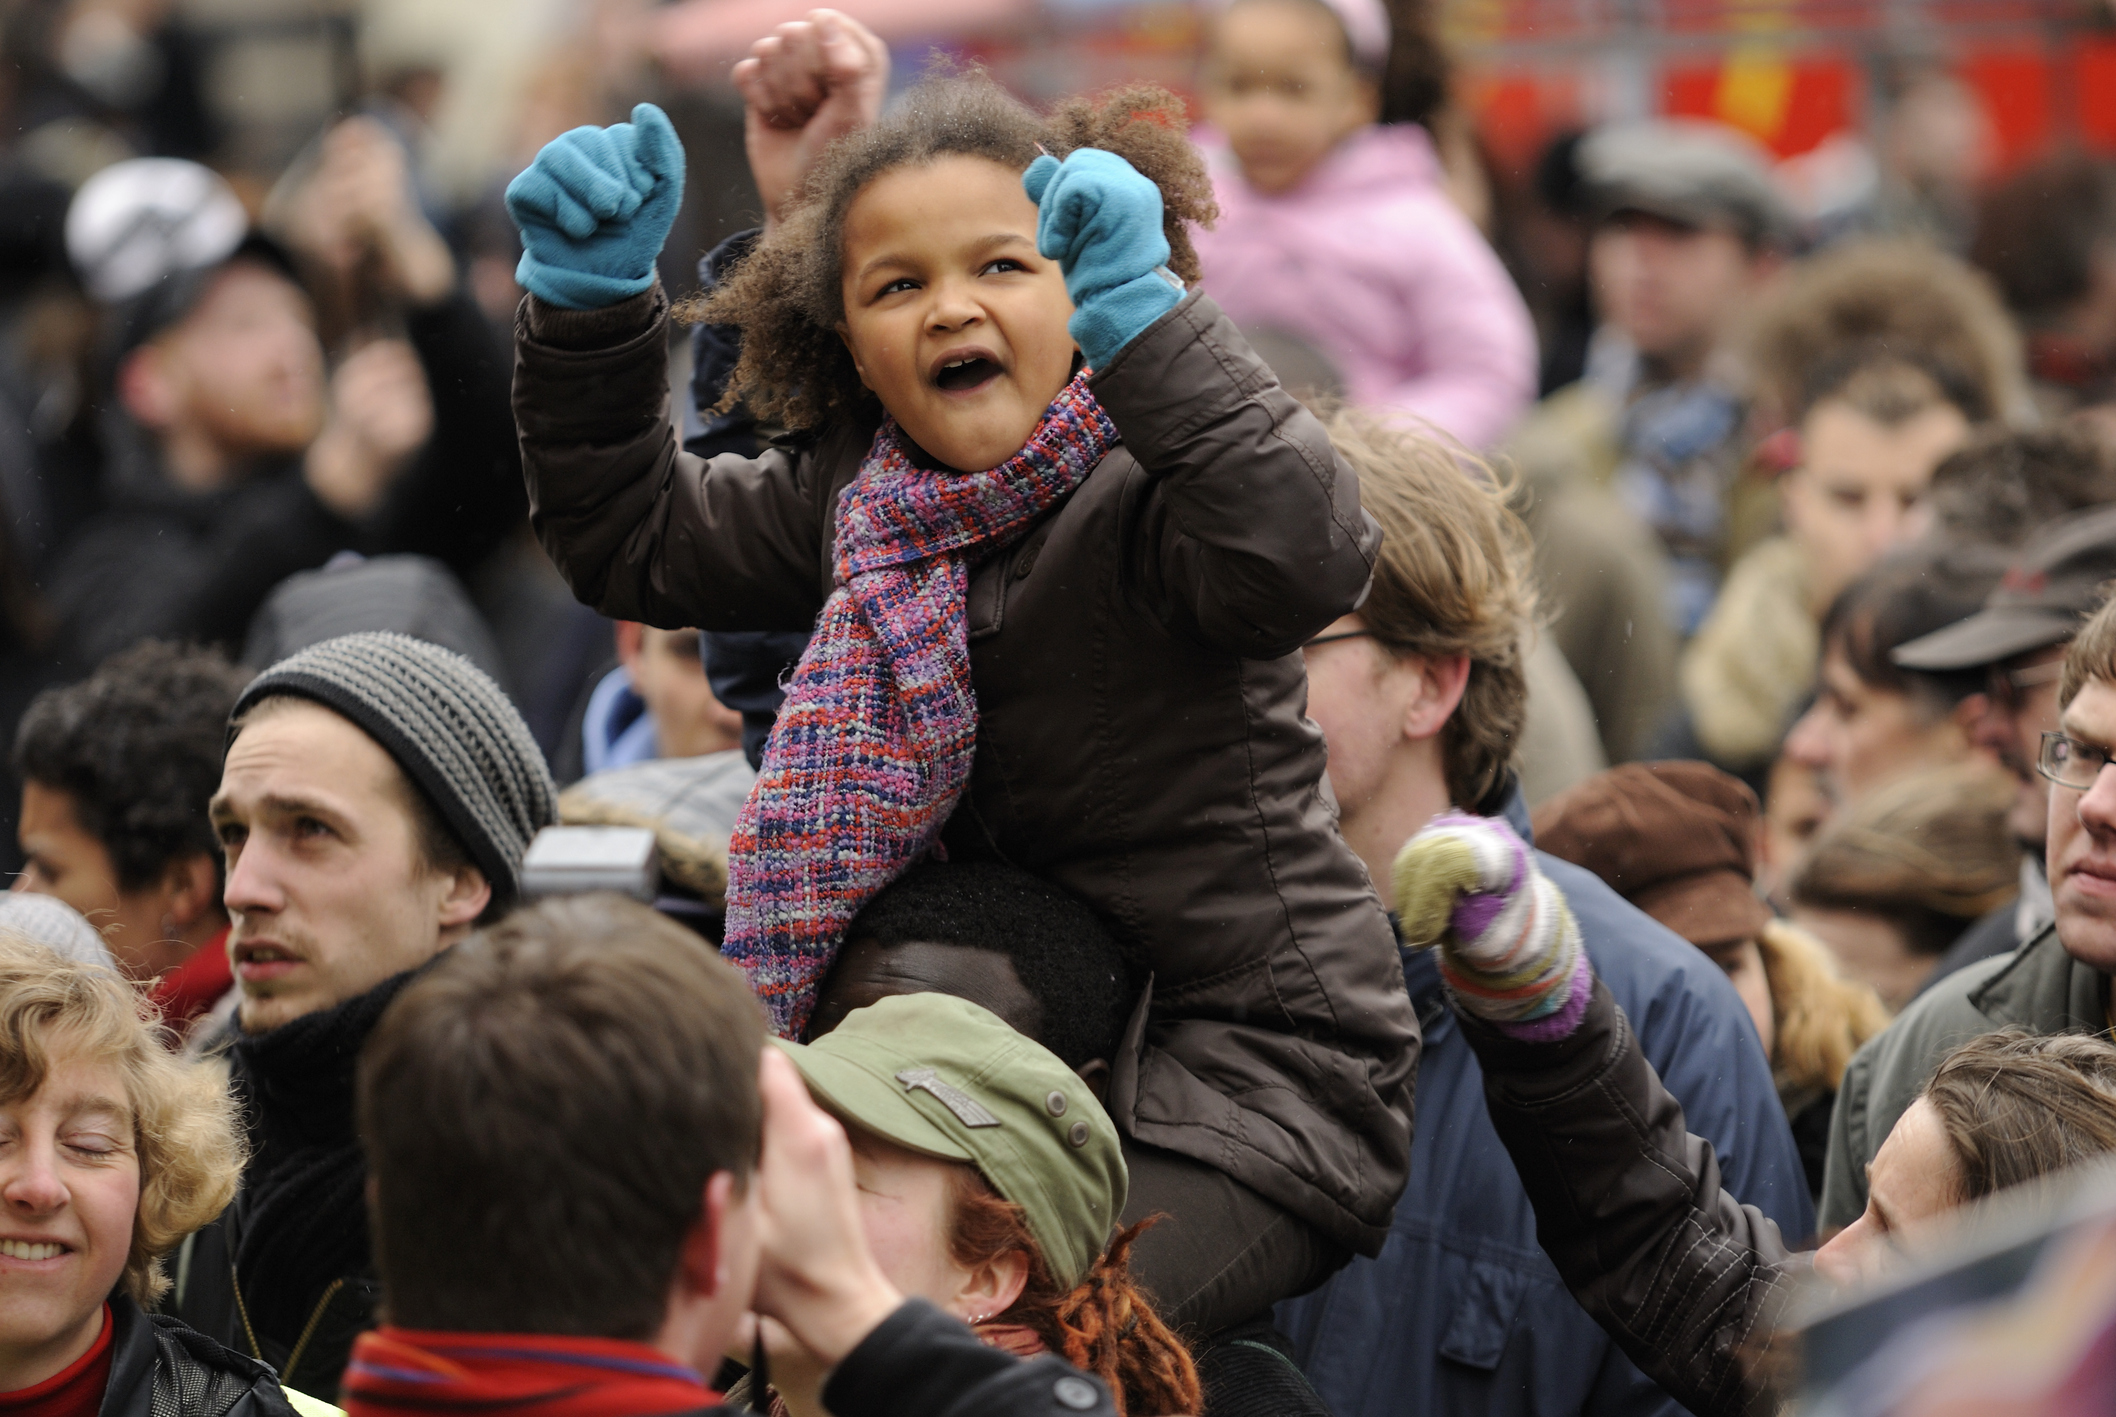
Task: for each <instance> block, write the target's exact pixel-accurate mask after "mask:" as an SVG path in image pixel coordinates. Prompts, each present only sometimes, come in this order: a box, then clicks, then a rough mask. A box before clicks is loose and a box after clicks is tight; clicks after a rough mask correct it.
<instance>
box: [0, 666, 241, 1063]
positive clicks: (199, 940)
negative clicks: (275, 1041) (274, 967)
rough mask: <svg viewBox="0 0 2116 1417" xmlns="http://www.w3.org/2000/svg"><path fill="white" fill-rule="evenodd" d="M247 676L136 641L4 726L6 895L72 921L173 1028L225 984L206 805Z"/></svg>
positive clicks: (216, 857) (229, 982)
mask: <svg viewBox="0 0 2116 1417" xmlns="http://www.w3.org/2000/svg"><path fill="white" fill-rule="evenodd" d="M249 678H250V674H249V671H248V670H246V669H238V668H236V667H235V666H234V665H232V664H230V663H228V661H227V660H226V659H224V658H222V657H221V656H220V655H219V654H217V653H215V652H213V651H211V650H198V649H181V648H178V647H177V646H175V645H167V644H159V643H155V642H152V641H150V642H148V643H146V644H142V645H138V646H135V647H134V648H132V649H129V650H126V651H125V652H124V653H122V654H117V655H113V656H112V657H111V658H109V659H107V660H105V661H104V662H103V664H102V666H101V667H100V668H99V669H97V670H96V672H95V673H94V674H92V675H90V676H89V677H88V678H86V679H84V680H82V681H81V682H80V683H78V684H69V685H67V686H65V687H63V688H57V689H47V690H45V691H44V692H43V693H42V694H40V695H38V696H37V698H36V700H35V701H34V702H33V703H31V704H30V706H29V712H28V713H26V714H24V715H23V717H22V722H21V725H20V726H19V727H18V728H17V729H16V731H15V753H14V769H15V775H16V776H17V777H19V778H20V779H21V780H22V811H21V817H20V819H19V821H18V823H17V826H16V834H17V837H18V838H19V840H20V842H21V844H22V854H23V855H24V857H26V858H27V864H26V865H25V866H24V868H23V871H22V874H21V875H20V876H19V877H17V878H16V880H15V889H16V890H24V891H35V892H38V893H39V894H42V895H49V896H56V897H57V898H58V899H60V900H63V901H65V902H66V903H67V904H68V905H70V906H72V907H73V908H74V909H75V910H78V911H80V912H81V914H82V915H84V916H86V917H87V918H88V920H89V922H90V923H91V924H93V925H95V926H96V927H97V928H98V929H99V930H101V931H102V932H103V941H104V943H105V944H106V945H107V946H108V947H109V949H110V953H111V957H112V958H113V959H115V960H116V961H117V962H118V966H119V967H120V968H121V969H123V970H124V971H125V973H126V974H127V975H129V976H131V977H132V978H134V979H141V980H153V981H154V999H155V1002H156V1003H157V1004H159V1005H160V1006H161V1008H162V1011H163V1014H164V1016H165V1017H166V1018H167V1019H168V1020H169V1021H170V1022H171V1023H172V1024H176V1025H182V1024H184V1023H187V1022H189V1021H190V1020H191V1019H193V1018H195V1017H196V1016H197V1015H199V1014H200V1013H202V1012H203V1011H205V1010H207V1009H210V1008H211V1007H212V1006H213V1005H214V1003H215V1002H217V1001H218V1000H219V999H220V997H221V996H222V995H224V994H226V993H227V992H228V990H229V989H230V988H231V987H232V986H233V983H234V979H233V976H232V975H230V973H229V971H228V952H227V938H228V916H227V912H226V911H225V910H224V909H223V908H222V906H221V898H220V897H221V858H220V843H219V842H218V841H216V840H215V839H214V835H213V825H212V823H211V822H209V821H208V820H207V818H206V799H207V798H209V797H211V796H212V795H213V789H214V786H215V785H216V784H217V783H219V781H220V757H221V750H222V748H223V747H224V746H225V745H226V743H227V735H228V711H229V710H230V709H232V708H233V707H234V706H235V698H236V695H238V694H240V693H241V692H242V687H243V685H244V684H245V683H247V682H248V681H249Z"/></svg>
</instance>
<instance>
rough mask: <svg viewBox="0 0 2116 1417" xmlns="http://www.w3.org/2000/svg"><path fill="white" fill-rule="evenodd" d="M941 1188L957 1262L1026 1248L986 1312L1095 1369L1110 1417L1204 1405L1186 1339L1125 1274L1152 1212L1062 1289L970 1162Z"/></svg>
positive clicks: (1025, 1230) (1019, 1221) (1010, 1208)
mask: <svg viewBox="0 0 2116 1417" xmlns="http://www.w3.org/2000/svg"><path fill="white" fill-rule="evenodd" d="M949 1189H950V1195H949V1200H950V1206H949V1210H950V1213H951V1215H952V1216H953V1220H952V1223H951V1225H950V1227H949V1235H948V1253H949V1255H950V1256H951V1257H952V1258H953V1259H954V1261H955V1262H956V1263H957V1264H959V1265H961V1266H963V1267H964V1268H965V1269H973V1268H975V1267H976V1266H978V1265H981V1264H984V1263H986V1262H988V1261H990V1260H993V1259H996V1258H997V1257H999V1256H1000V1255H1004V1254H1006V1253H1008V1252H1009V1251H1011V1250H1020V1251H1021V1252H1022V1253H1023V1254H1025V1255H1027V1256H1028V1258H1029V1278H1028V1283H1027V1284H1025V1285H1024V1286H1022V1290H1021V1297H1020V1298H1018V1299H1016V1300H1015V1301H1014V1304H1013V1306H1012V1307H1011V1308H1009V1309H1007V1310H1006V1311H1005V1312H1004V1313H1000V1314H996V1315H994V1316H993V1318H992V1320H991V1322H993V1323H1006V1324H1020V1325H1022V1326H1023V1327H1025V1328H1028V1329H1030V1330H1032V1331H1033V1332H1034V1333H1035V1334H1036V1336H1037V1337H1038V1338H1040V1339H1042V1340H1043V1346H1044V1347H1045V1348H1048V1349H1049V1350H1050V1351H1051V1352H1053V1353H1055V1354H1057V1355H1058V1356H1059V1357H1061V1358H1063V1359H1065V1361H1066V1362H1068V1363H1071V1364H1072V1365H1073V1366H1074V1367H1076V1368H1078V1369H1080V1370H1081V1371H1082V1372H1084V1373H1093V1374H1094V1375H1095V1376H1096V1377H1098V1378H1100V1379H1102V1381H1103V1383H1104V1384H1106V1385H1107V1386H1108V1388H1109V1390H1110V1395H1111V1398H1112V1400H1113V1401H1114V1402H1115V1404H1116V1408H1117V1417H1125V1414H1127V1413H1139V1414H1141V1415H1142V1417H1148V1414H1155V1413H1168V1412H1198V1411H1201V1410H1203V1406H1204V1391H1203V1389H1202V1388H1201V1387H1200V1386H1199V1385H1198V1370H1197V1366H1196V1364H1194V1363H1192V1362H1191V1360H1190V1349H1189V1348H1188V1347H1186V1346H1185V1345H1184V1343H1183V1340H1182V1339H1180V1338H1178V1337H1176V1335H1175V1332H1174V1331H1173V1330H1172V1329H1170V1328H1169V1327H1168V1325H1167V1324H1164V1323H1162V1322H1161V1318H1160V1315H1158V1314H1156V1313H1155V1312H1154V1309H1153V1301H1152V1300H1150V1299H1148V1298H1147V1297H1146V1295H1145V1294H1144V1293H1143V1292H1142V1291H1141V1290H1140V1289H1139V1286H1138V1284H1137V1283H1136V1282H1135V1281H1134V1280H1133V1279H1132V1277H1131V1247H1132V1242H1133V1241H1135V1240H1137V1239H1138V1238H1139V1237H1140V1236H1141V1235H1143V1234H1144V1233H1146V1231H1147V1229H1148V1228H1149V1227H1150V1226H1152V1225H1153V1223H1154V1220H1155V1219H1158V1218H1159V1217H1150V1218H1148V1219H1146V1220H1142V1221H1140V1222H1139V1223H1138V1224H1137V1225H1132V1226H1127V1227H1126V1228H1124V1229H1122V1230H1119V1231H1118V1232H1117V1234H1116V1236H1115V1238H1113V1239H1112V1240H1111V1241H1110V1242H1109V1248H1107V1249H1105V1250H1104V1251H1103V1252H1102V1257H1101V1258H1100V1259H1098V1260H1096V1261H1095V1264H1094V1267H1093V1268H1092V1269H1090V1270H1089V1271H1088V1272H1087V1278H1085V1279H1083V1280H1081V1281H1080V1282H1079V1283H1078V1284H1076V1285H1074V1286H1073V1287H1072V1288H1071V1289H1061V1288H1060V1287H1059V1284H1058V1280H1057V1277H1056V1276H1054V1275H1053V1274H1052V1273H1051V1270H1050V1266H1049V1265H1047V1264H1046V1263H1044V1258H1043V1247H1042V1246H1041V1245H1038V1244H1037V1243H1036V1238H1035V1236H1033V1235H1031V1234H1030V1233H1029V1224H1028V1219H1027V1217H1026V1215H1024V1214H1023V1212H1022V1209H1021V1207H1020V1206H1018V1205H1015V1204H1014V1203H1013V1202H1012V1201H1009V1200H1004V1199H1002V1198H1001V1197H1000V1195H999V1193H998V1192H997V1191H994V1190H993V1189H992V1187H991V1184H990V1183H989V1182H987V1181H986V1180H985V1178H984V1176H983V1175H982V1174H980V1173H979V1172H978V1171H977V1170H976V1169H975V1168H974V1167H970V1166H961V1167H958V1168H956V1169H955V1171H954V1173H953V1176H952V1178H951V1181H950V1187H949Z"/></svg>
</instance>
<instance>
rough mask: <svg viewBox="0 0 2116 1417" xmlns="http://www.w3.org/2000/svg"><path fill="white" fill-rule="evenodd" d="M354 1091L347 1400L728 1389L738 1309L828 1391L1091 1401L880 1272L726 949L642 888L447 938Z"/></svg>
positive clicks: (869, 1406) (865, 1402)
mask: <svg viewBox="0 0 2116 1417" xmlns="http://www.w3.org/2000/svg"><path fill="white" fill-rule="evenodd" d="M358 1109H359V1117H360V1130H361V1135H362V1137H363V1138H364V1140H365V1142H366V1145H367V1147H368V1151H369V1155H370V1157H371V1158H372V1169H373V1175H374V1186H373V1191H372V1196H371V1205H372V1214H373V1224H374V1233H375V1237H376V1252H377V1259H378V1263H379V1268H380V1271H381V1274H382V1280H383V1284H384V1287H385V1288H386V1290H387V1293H388V1295H389V1307H390V1319H391V1323H390V1324H389V1325H388V1326H386V1327H384V1328H382V1329H380V1330H379V1331H377V1332H375V1333H372V1334H368V1335H366V1336H364V1337H363V1338H361V1339H360V1342H359V1346H358V1348H357V1350H356V1351H355V1354H354V1358H353V1364H352V1367H351V1368H350V1370H349V1371H348V1373H347V1380H346V1406H347V1410H348V1412H349V1413H351V1414H353V1417H384V1415H385V1414H389V1417H403V1414H405V1413H406V1412H412V1413H421V1412H424V1413H434V1414H442V1413H461V1412H463V1411H466V1410H471V1409H475V1410H477V1411H479V1412H483V1413H487V1414H489V1415H490V1417H512V1414H517V1413H520V1414H529V1413H534V1414H537V1415H538V1417H566V1415H567V1414H587V1413H609V1412H623V1413H627V1414H633V1417H660V1414H673V1413H679V1412H682V1413H697V1412H703V1411H705V1410H708V1409H710V1410H712V1411H715V1412H722V1411H729V1410H730V1409H726V1408H720V1407H716V1406H714V1404H715V1403H716V1402H717V1400H718V1399H717V1396H716V1395H715V1394H713V1393H711V1392H709V1391H708V1390H707V1389H706V1386H705V1383H704V1380H703V1378H702V1377H701V1374H702V1373H706V1372H710V1371H712V1370H713V1369H714V1368H715V1367H717V1366H718V1364H719V1361H720V1357H721V1355H722V1354H723V1353H725V1352H726V1351H728V1349H729V1348H730V1347H732V1346H733V1345H734V1344H735V1343H736V1342H737V1340H738V1335H739V1334H740V1332H741V1330H742V1328H743V1325H744V1323H745V1315H747V1314H751V1313H754V1314H757V1315H761V1316H763V1318H764V1319H767V1320H770V1321H772V1322H776V1323H779V1324H782V1325H784V1326H785V1328H786V1329H787V1331H788V1332H789V1333H790V1334H791V1335H792V1336H793V1338H794V1340H795V1341H796V1342H797V1343H799V1344H800V1345H801V1346H802V1347H804V1348H806V1349H808V1350H809V1352H810V1353H812V1354H813V1355H814V1356H815V1357H816V1358H817V1359H818V1360H819V1362H820V1365H821V1366H823V1367H826V1368H829V1369H831V1370H832V1372H831V1376H830V1379H829V1381H828V1383H827V1384H826V1386H825V1388H824V1390H823V1398H824V1401H825V1402H826V1403H827V1404H828V1406H829V1409H830V1410H831V1411H832V1412H834V1413H837V1414H839V1417H884V1414H888V1417H896V1415H897V1414H906V1415H907V1417H908V1414H913V1413H918V1414H926V1413H932V1414H944V1415H945V1417H968V1415H969V1414H971V1413H979V1414H983V1413H991V1414H1016V1413H1021V1414H1027V1413H1038V1414H1043V1413H1049V1414H1052V1417H1060V1415H1061V1414H1070V1413H1110V1412H1113V1411H1114V1408H1113V1406H1112V1405H1111V1403H1110V1400H1109V1397H1108V1395H1107V1393H1106V1392H1105V1391H1104V1390H1103V1388H1102V1387H1101V1385H1100V1384H1099V1383H1096V1382H1094V1381H1093V1380H1091V1379H1089V1378H1087V1377H1085V1376H1083V1375H1082V1374H1080V1373H1077V1372H1075V1371H1073V1370H1072V1369H1071V1368H1068V1367H1067V1366H1066V1365H1065V1364H1064V1363H1063V1362H1062V1361H1060V1360H1058V1359H1056V1358H1052V1357H1049V1356H1044V1357H1038V1358H1033V1359H1028V1360H1023V1359H1018V1358H1015V1357H1014V1356H1013V1355H1011V1354H1009V1353H1006V1352H1004V1351H1001V1350H999V1349H995V1348H990V1347H987V1346H986V1345H984V1344H983V1343H981V1342H980V1341H979V1340H978V1339H977V1338H976V1337H975V1336H974V1335H973V1334H972V1333H971V1332H970V1330H969V1329H968V1328H966V1327H965V1326H963V1325H962V1324H959V1323H957V1322H956V1321H955V1320H953V1319H951V1318H949V1317H948V1316H947V1315H945V1314H943V1313H942V1312H941V1311H939V1310H938V1309H936V1308H934V1307H933V1306H932V1305H930V1304H927V1303H924V1302H923V1301H919V1300H910V1301H906V1300H905V1299H904V1298H903V1296H902V1295H901V1294H899V1293H898V1292H897V1291H896V1290H895V1289H894V1288H893V1287H892V1286H891V1285H890V1284H889V1281H888V1280H887V1279H886V1278H884V1277H883V1275H882V1273H881V1270H880V1268H879V1266H878V1265H877V1264H876V1262H875V1260H874V1257H873V1255H872V1254H871V1253H870V1252H869V1250H868V1248H867V1243H866V1239H865V1236H864V1234H863V1231H862V1228H861V1222H860V1216H859V1210H858V1206H857V1202H856V1200H855V1198H854V1191H853V1179H852V1155H851V1148H850V1146H849V1144H848V1143H847V1141H846V1138H845V1133H844V1130H843V1128H841V1127H840V1126H839V1125H838V1124H837V1123H836V1122H835V1121H833V1120H832V1119H831V1118H830V1117H829V1116H828V1115H827V1114H825V1113H824V1112H823V1111H822V1110H821V1109H820V1108H818V1107H817V1106H816V1105H815V1104H814V1103H812V1102H811V1101H810V1100H809V1098H808V1093H807V1089H806V1088H805V1087H804V1086H803V1085H802V1083H801V1081H800V1075H799V1074H798V1073H797V1072H796V1071H795V1070H794V1068H793V1065H792V1063H791V1062H790V1061H789V1060H788V1059H787V1058H786V1057H785V1056H784V1055H783V1054H781V1053H780V1052H779V1051H778V1050H777V1049H775V1048H767V1047H766V1045H765V1042H764V1020H763V1014H762V1011H761V1010H760V1009H759V1008H758V1007H757V1004H756V1001H755V999H754V998H753V997H752V996H751V995H750V992H749V988H748V985H747V984H746V983H745V982H744V980H743V979H742V977H741V975H739V974H738V973H736V971H735V970H734V969H733V968H732V967H730V966H729V965H727V964H726V963H724V962H722V961H721V960H720V959H719V958H718V956H716V955H715V954H714V953H713V952H712V950H711V948H710V947H709V946H707V945H706V944H704V943H703V942H702V941H701V940H700V939H699V938H698V937H697V936H696V935H693V934H691V933H690V932H688V931H686V930H683V929H681V928H680V927H677V926H675V925H673V924H671V923H669V922H668V921H667V920H665V919H663V918H661V917H660V916H657V915H656V914H654V913H653V912H652V911H650V910H647V909H646V908H645V907H643V906H639V905H635V904H632V903H631V902H628V901H623V900H619V899H617V898H615V897H611V896H586V897H578V898H574V899H570V900H560V901H553V902H548V903H546V904H543V905H540V906H537V907H535V908H533V909H530V910H526V911H522V912H520V913H519V914H516V915H514V916H512V917H510V918H509V919H508V920H506V921H504V922H502V923H501V924H500V925H498V926H496V927H494V928H493V929H491V930H489V931H487V932H485V933H484V934H482V935H479V936H477V937H476V938H474V939H472V940H471V941H469V942H468V943H466V944H465V945H463V946H462V947H461V948H460V949H458V950H457V951H455V952H453V954H452V955H451V957H450V958H448V959H447V960H445V961H443V962H442V963H441V964H440V965H438V966H437V967H436V968H434V969H433V970H431V971H429V972H428V973H427V974H426V975H424V976H423V977H422V978H420V979H419V980H418V981H417V982H415V983H414V984H412V985H411V987H409V988H407V989H406V990H405V991H404V992H403V994H402V995H401V996H400V997H399V998H398V999H397V1000H396V1002H395V1003H394V1004H393V1005H392V1006H391V1007H390V1009H389V1011H388V1012H387V1013H386V1014H385V1015H384V1017H383V1019H382V1022H381V1025H380V1026H379V1027H378V1028H377V1029H376V1030H375V1035H374V1037H373V1038H372V1039H371V1040H370V1041H369V1043H368V1045H367V1048H366V1052H365V1055H364V1056H363V1058H362V1062H361V1070H360V1085H359V1103H358ZM613 1137H615V1138H622V1139H623V1143H624V1144H623V1147H622V1149H621V1150H613V1148H612V1145H611V1139H612V1138H613ZM495 1335H504V1339H503V1340H501V1341H495V1337H494V1336H495Z"/></svg>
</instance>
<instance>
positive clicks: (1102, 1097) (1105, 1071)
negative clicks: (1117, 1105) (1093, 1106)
mask: <svg viewBox="0 0 2116 1417" xmlns="http://www.w3.org/2000/svg"><path fill="white" fill-rule="evenodd" d="M1073 1071H1074V1072H1075V1073H1077V1074H1078V1075H1079V1077H1080V1081H1082V1082H1084V1083H1086V1084H1087V1090H1088V1091H1089V1092H1092V1093H1094V1094H1095V1100H1096V1101H1097V1102H1099V1103H1101V1104H1102V1105H1103V1106H1105V1107H1107V1106H1108V1105H1109V1072H1110V1068H1109V1061H1108V1060H1107V1059H1105V1058H1089V1059H1088V1060H1087V1061H1086V1062H1084V1063H1082V1064H1081V1065H1080V1066H1079V1067H1077V1068H1075V1069H1073Z"/></svg>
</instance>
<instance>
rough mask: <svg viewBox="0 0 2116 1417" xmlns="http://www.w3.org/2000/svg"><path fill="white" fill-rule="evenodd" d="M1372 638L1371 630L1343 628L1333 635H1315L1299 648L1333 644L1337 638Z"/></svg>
mask: <svg viewBox="0 0 2116 1417" xmlns="http://www.w3.org/2000/svg"><path fill="white" fill-rule="evenodd" d="M1373 638H1374V632H1373V631H1372V630H1345V631H1342V632H1341V633H1339V634H1335V635H1317V636H1316V637H1315V638H1314V639H1312V640H1310V641H1308V642H1307V643H1306V644H1304V645H1302V646H1301V648H1302V649H1314V648H1315V647H1316V646H1317V645H1334V644H1336V643H1337V642H1338V641H1339V640H1371V639H1373Z"/></svg>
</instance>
